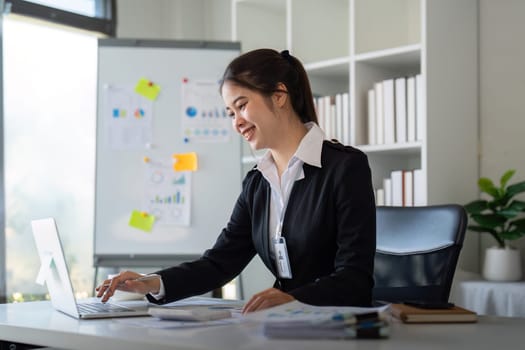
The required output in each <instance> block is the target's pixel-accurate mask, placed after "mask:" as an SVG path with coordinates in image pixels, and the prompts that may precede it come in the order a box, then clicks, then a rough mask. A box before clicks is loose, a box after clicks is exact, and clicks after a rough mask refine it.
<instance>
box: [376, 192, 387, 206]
mask: <svg viewBox="0 0 525 350" xmlns="http://www.w3.org/2000/svg"><path fill="white" fill-rule="evenodd" d="M376 205H377V206H383V205H385V190H384V189H382V188H378V189H377V190H376Z"/></svg>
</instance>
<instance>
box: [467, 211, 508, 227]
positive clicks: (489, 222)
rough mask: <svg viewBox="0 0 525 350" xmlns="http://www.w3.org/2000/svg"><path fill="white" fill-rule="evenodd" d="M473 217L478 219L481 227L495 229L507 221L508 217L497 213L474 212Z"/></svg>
mask: <svg viewBox="0 0 525 350" xmlns="http://www.w3.org/2000/svg"><path fill="white" fill-rule="evenodd" d="M471 217H472V219H474V221H476V222H477V223H478V224H479V225H480V226H481V227H485V228H490V229H495V228H496V227H499V226H501V225H503V224H504V223H505V222H507V218H505V217H504V216H500V215H497V214H473V215H471Z"/></svg>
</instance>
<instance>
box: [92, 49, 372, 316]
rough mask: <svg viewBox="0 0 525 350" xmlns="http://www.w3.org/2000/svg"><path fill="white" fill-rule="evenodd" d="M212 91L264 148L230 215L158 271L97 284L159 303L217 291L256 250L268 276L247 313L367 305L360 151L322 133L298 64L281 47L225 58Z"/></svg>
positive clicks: (368, 229)
mask: <svg viewBox="0 0 525 350" xmlns="http://www.w3.org/2000/svg"><path fill="white" fill-rule="evenodd" d="M220 92H221V95H222V98H223V100H224V102H225V104H226V110H227V111H228V114H229V115H230V116H231V118H232V124H233V127H234V129H235V130H236V131H237V132H238V133H239V134H241V135H242V137H243V138H244V139H245V140H246V141H247V142H248V143H249V144H250V146H251V147H252V148H253V149H256V150H257V149H267V150H268V151H267V153H266V154H265V155H264V156H263V157H262V159H261V160H259V161H258V163H257V166H256V167H254V168H253V169H252V170H251V171H250V172H248V174H247V175H246V177H245V179H244V181H243V188H242V192H241V194H240V195H239V198H238V199H237V202H236V204H235V207H234V210H233V213H232V215H231V218H230V220H229V222H228V224H227V225H226V227H225V228H224V229H223V230H222V233H221V234H220V235H219V237H218V239H217V241H216V243H215V245H214V246H213V248H211V249H209V250H207V251H206V252H205V253H204V254H203V256H202V257H201V258H199V259H198V260H196V261H193V262H188V263H184V264H181V265H179V266H175V267H171V268H168V269H165V270H162V271H159V272H157V274H158V275H159V276H160V278H158V279H153V280H142V281H137V280H136V279H137V278H139V277H140V276H141V275H140V274H138V273H135V272H131V271H126V272H122V273H120V274H119V275H117V276H116V277H114V278H112V279H111V280H106V281H104V283H103V284H102V285H101V286H99V287H97V291H98V294H97V296H99V297H102V301H103V302H106V301H107V300H108V299H109V297H111V296H112V295H113V293H114V291H115V290H116V289H120V290H125V291H134V292H139V293H143V294H147V297H148V299H149V300H150V301H151V302H154V303H167V302H171V301H174V300H178V299H181V298H185V297H189V296H193V295H199V294H202V293H205V292H208V291H210V290H213V289H216V288H219V287H221V286H222V285H224V284H225V283H227V282H228V281H230V280H231V279H233V278H234V277H235V276H237V275H238V274H239V273H240V272H241V271H242V270H243V268H244V267H245V266H246V265H247V264H248V263H249V262H250V260H251V259H252V258H253V257H254V255H255V254H259V255H260V257H261V259H262V261H263V262H264V263H265V265H266V266H267V268H268V269H269V270H270V271H271V272H272V273H273V274H274V275H275V276H276V282H275V284H274V286H273V288H269V289H267V290H264V291H262V292H260V293H257V294H255V295H254V296H252V297H251V298H250V299H249V301H248V302H247V303H246V304H245V306H244V309H243V311H244V312H251V311H256V310H261V309H264V308H268V307H271V306H275V305H279V304H283V303H286V302H289V301H292V300H295V299H297V300H299V301H301V302H304V303H308V304H314V305H354V306H369V305H370V303H371V291H372V287H373V277H372V276H373V262H374V253H375V242H376V241H375V239H376V237H375V205H374V196H373V190H372V185H371V176H370V168H369V166H368V161H367V158H366V156H365V155H364V154H363V153H362V152H360V151H358V150H357V149H354V148H352V147H349V146H343V145H341V144H339V143H337V142H330V141H325V140H324V135H323V132H322V131H321V129H320V128H319V127H318V125H317V117H316V113H315V109H314V104H313V96H312V92H311V88H310V83H309V81H308V78H307V75H306V72H305V70H304V67H303V66H302V64H301V63H300V62H299V60H297V59H296V58H295V57H293V56H291V55H290V54H289V52H288V51H283V52H281V53H279V52H277V51H274V50H271V49H259V50H254V51H250V52H248V53H245V54H243V55H241V56H239V57H237V58H236V59H234V60H233V61H232V62H231V63H230V64H229V65H228V67H227V68H226V70H225V72H224V75H223V79H222V83H221V87H220Z"/></svg>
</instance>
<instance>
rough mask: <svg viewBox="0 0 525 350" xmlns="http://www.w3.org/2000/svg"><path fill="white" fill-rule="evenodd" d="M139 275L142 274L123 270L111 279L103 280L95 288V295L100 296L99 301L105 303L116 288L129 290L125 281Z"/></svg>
mask: <svg viewBox="0 0 525 350" xmlns="http://www.w3.org/2000/svg"><path fill="white" fill-rule="evenodd" d="M140 276H142V275H141V274H139V273H136V272H133V271H124V272H121V273H119V274H118V275H116V276H115V277H113V278H111V279H107V280H104V282H103V283H102V284H101V285H99V286H98V287H97V288H96V291H97V297H99V298H100V297H102V299H101V301H102V302H103V303H105V302H107V301H108V300H109V298H111V297H112V296H113V294H114V293H115V290H117V289H121V290H126V291H131V290H130V289H129V286H126V281H128V280H134V279H136V278H138V277H140Z"/></svg>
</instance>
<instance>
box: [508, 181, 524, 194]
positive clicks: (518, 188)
mask: <svg viewBox="0 0 525 350" xmlns="http://www.w3.org/2000/svg"><path fill="white" fill-rule="evenodd" d="M522 192H525V181H522V182H518V183H515V184H512V185H510V186H509V187H507V193H508V194H509V195H510V196H515V195H517V194H518V193H522Z"/></svg>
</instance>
